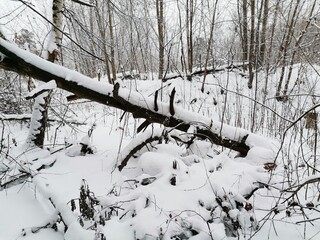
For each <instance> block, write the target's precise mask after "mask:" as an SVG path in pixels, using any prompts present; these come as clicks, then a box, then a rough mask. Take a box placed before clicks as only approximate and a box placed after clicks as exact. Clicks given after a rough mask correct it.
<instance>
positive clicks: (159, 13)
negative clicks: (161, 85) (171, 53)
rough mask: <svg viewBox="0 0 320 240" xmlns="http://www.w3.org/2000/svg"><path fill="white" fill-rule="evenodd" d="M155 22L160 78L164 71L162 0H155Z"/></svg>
mask: <svg viewBox="0 0 320 240" xmlns="http://www.w3.org/2000/svg"><path fill="white" fill-rule="evenodd" d="M156 10H157V23H158V42H159V70H158V71H159V75H158V78H159V79H162V77H163V71H164V18H163V0H156Z"/></svg>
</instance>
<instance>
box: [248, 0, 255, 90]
mask: <svg viewBox="0 0 320 240" xmlns="http://www.w3.org/2000/svg"><path fill="white" fill-rule="evenodd" d="M250 13H251V20H250V46H249V81H248V88H249V89H251V88H252V83H253V77H254V74H253V67H254V65H255V54H254V50H255V43H254V32H255V31H254V22H255V19H254V18H255V0H250Z"/></svg>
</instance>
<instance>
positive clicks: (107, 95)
mask: <svg viewBox="0 0 320 240" xmlns="http://www.w3.org/2000/svg"><path fill="white" fill-rule="evenodd" d="M0 52H1V53H2V54H4V55H5V56H6V57H5V58H4V59H3V60H2V61H1V62H0V68H3V69H5V70H9V71H14V72H17V73H19V74H24V75H28V76H30V77H33V78H36V79H38V80H40V81H43V82H49V81H51V80H55V81H56V83H57V86H58V87H59V88H62V89H64V90H67V91H69V92H72V93H74V94H75V95H77V96H79V97H83V98H87V99H90V100H92V101H95V102H98V103H101V104H104V105H108V106H111V107H115V108H118V109H121V110H124V111H127V112H130V113H132V115H133V117H135V118H144V119H146V120H148V121H149V122H154V123H160V124H163V125H164V126H166V127H172V128H175V129H178V130H180V131H184V132H187V131H188V129H189V128H190V126H194V127H195V128H196V132H195V134H196V135H197V136H200V137H203V138H208V139H209V140H210V141H211V142H212V143H214V144H216V145H220V146H223V147H226V148H229V149H232V150H235V151H238V152H239V153H240V155H241V156H246V155H247V153H248V151H249V150H250V148H251V147H254V146H261V147H263V148H267V149H271V150H274V148H275V147H276V146H277V144H275V142H273V141H270V140H269V139H266V138H264V137H261V136H258V135H256V134H253V133H251V132H249V131H247V130H245V129H241V128H236V127H232V126H229V125H227V124H224V123H221V122H218V121H213V120H212V119H211V118H208V117H204V116H202V115H200V114H197V113H193V112H190V111H187V110H185V109H183V108H180V107H175V109H174V110H175V114H174V116H172V115H171V114H170V105H169V103H164V102H160V101H159V102H157V108H158V111H155V106H154V99H153V98H152V97H146V96H142V95H141V94H140V93H138V92H135V91H132V90H129V89H124V88H120V87H119V86H117V88H114V86H113V85H112V84H108V83H102V82H98V81H95V80H93V79H92V78H89V77H86V76H84V75H82V74H80V73H78V72H76V71H73V70H70V69H67V68H65V67H62V66H59V65H56V64H53V63H50V62H48V61H46V60H44V59H42V58H40V57H38V56H36V55H34V54H32V53H30V52H27V51H24V50H22V49H19V48H18V47H17V46H15V45H13V44H11V43H9V42H7V41H5V40H3V39H1V38H0Z"/></svg>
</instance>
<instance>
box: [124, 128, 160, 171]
mask: <svg viewBox="0 0 320 240" xmlns="http://www.w3.org/2000/svg"><path fill="white" fill-rule="evenodd" d="M162 137H163V129H156V130H154V129H150V130H147V131H145V132H143V133H140V134H139V135H138V136H137V137H136V138H134V139H133V140H132V141H131V142H130V144H129V145H128V146H126V147H125V148H124V149H123V150H122V152H121V154H120V158H119V160H120V161H121V163H120V165H119V166H118V169H119V171H122V169H123V168H124V167H125V166H126V165H127V163H128V161H129V159H130V158H131V157H132V156H134V154H136V153H137V152H138V151H140V150H141V149H142V148H143V147H145V146H146V145H147V144H149V143H152V142H154V141H159V140H160V139H161V138H162Z"/></svg>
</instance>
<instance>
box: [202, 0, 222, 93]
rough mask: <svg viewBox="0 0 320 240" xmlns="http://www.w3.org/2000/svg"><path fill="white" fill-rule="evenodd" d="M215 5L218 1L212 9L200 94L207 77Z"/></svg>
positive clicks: (216, 2)
mask: <svg viewBox="0 0 320 240" xmlns="http://www.w3.org/2000/svg"><path fill="white" fill-rule="evenodd" d="M217 5H218V0H216V1H215V4H214V7H213V13H212V20H211V24H210V36H209V42H208V45H207V54H206V59H205V63H204V75H203V81H202V86H201V92H204V84H205V81H206V77H207V66H208V60H209V55H210V50H211V44H212V39H213V30H214V25H215V18H216V11H217Z"/></svg>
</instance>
